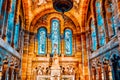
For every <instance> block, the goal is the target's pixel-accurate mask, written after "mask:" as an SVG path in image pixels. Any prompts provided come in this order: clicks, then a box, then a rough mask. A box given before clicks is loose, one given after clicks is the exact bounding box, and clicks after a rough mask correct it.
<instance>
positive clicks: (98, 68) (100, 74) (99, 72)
mask: <svg viewBox="0 0 120 80" xmlns="http://www.w3.org/2000/svg"><path fill="white" fill-rule="evenodd" d="M97 79H98V80H102V69H101V66H97Z"/></svg>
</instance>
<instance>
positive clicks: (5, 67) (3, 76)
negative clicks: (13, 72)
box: [2, 64, 8, 80]
mask: <svg viewBox="0 0 120 80" xmlns="http://www.w3.org/2000/svg"><path fill="white" fill-rule="evenodd" d="M7 69H8V64H3V71H2V80H5V79H6V71H7Z"/></svg>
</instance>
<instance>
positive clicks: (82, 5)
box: [22, 0, 89, 32]
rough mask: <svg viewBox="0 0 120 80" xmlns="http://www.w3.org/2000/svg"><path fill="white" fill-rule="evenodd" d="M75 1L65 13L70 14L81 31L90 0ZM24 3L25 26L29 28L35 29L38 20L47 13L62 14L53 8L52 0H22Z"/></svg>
mask: <svg viewBox="0 0 120 80" xmlns="http://www.w3.org/2000/svg"><path fill="white" fill-rule="evenodd" d="M73 1H74V4H73V8H72V9H71V10H70V11H68V12H66V13H65V15H66V16H68V17H69V18H70V19H71V20H72V21H73V23H74V24H75V25H76V26H77V27H80V28H81V29H80V30H81V32H83V31H84V27H85V18H86V14H87V7H88V3H89V0H73ZM22 5H23V9H24V10H23V12H24V17H25V28H26V29H27V30H31V29H34V26H35V25H36V22H38V20H40V18H41V17H42V16H44V15H46V14H50V13H56V14H60V13H59V12H57V11H55V10H54V9H53V4H52V0H22ZM31 27H32V28H31Z"/></svg>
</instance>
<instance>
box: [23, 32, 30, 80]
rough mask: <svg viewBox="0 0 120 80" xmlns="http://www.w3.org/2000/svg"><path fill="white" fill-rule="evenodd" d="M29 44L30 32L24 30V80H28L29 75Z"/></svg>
mask: <svg viewBox="0 0 120 80" xmlns="http://www.w3.org/2000/svg"><path fill="white" fill-rule="evenodd" d="M28 45H29V33H28V32H24V48H23V55H22V80H26V79H27V77H26V75H27V68H28V66H27V61H28Z"/></svg>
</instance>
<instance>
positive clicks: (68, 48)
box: [64, 29, 72, 55]
mask: <svg viewBox="0 0 120 80" xmlns="http://www.w3.org/2000/svg"><path fill="white" fill-rule="evenodd" d="M64 41H65V53H66V55H72V31H71V30H70V29H66V30H65V32H64Z"/></svg>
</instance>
